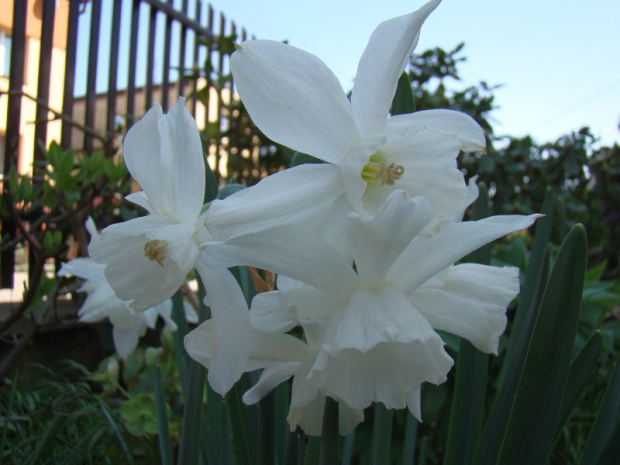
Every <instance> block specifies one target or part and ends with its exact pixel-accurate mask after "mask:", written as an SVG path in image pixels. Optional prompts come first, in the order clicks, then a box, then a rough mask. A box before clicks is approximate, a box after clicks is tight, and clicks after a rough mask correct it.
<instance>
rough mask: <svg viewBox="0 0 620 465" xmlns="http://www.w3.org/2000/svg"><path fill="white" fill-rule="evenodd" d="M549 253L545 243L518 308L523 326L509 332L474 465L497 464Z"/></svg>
mask: <svg viewBox="0 0 620 465" xmlns="http://www.w3.org/2000/svg"><path fill="white" fill-rule="evenodd" d="M549 254H550V248H549V246H547V248H546V250H545V251H544V253H543V260H541V265H542V266H541V268H540V269H539V270H538V281H537V283H536V289H535V290H534V294H533V297H532V298H531V300H530V304H529V308H526V307H522V308H521V312H522V316H523V317H524V319H523V322H522V327H521V329H520V330H519V331H518V333H519V336H518V337H517V336H516V335H515V334H514V333H512V332H511V334H510V339H509V342H508V349H507V351H506V352H507V354H506V356H505V358H504V366H503V369H502V375H503V380H502V381H500V383H499V388H498V391H497V395H496V398H495V401H494V402H493V406H492V407H491V412H490V413H489V415H488V417H487V420H486V423H485V425H484V428H483V430H482V434H481V435H480V440H479V443H478V452H477V455H476V459H475V460H474V463H476V465H495V464H496V463H497V457H498V455H499V452H500V447H501V445H502V440H503V437H504V435H505V433H506V427H507V425H508V418H509V415H510V411H511V409H512V405H513V402H514V396H515V392H516V390H517V387H518V383H519V377H520V375H521V371H522V368H523V363H524V360H525V356H526V354H527V348H528V346H529V342H530V337H531V332H532V328H533V327H534V323H535V321H536V316H537V312H538V309H539V307H540V302H541V300H542V296H543V293H544V290H545V287H546V285H547V275H548V273H549V271H548V266H549ZM529 271H530V270H528V273H529ZM518 312H519V309H517V313H518ZM510 355H512V356H510Z"/></svg>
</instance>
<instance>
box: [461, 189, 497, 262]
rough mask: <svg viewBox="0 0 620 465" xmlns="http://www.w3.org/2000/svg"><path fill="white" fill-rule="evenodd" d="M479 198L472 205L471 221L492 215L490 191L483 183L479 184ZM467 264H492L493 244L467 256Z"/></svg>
mask: <svg viewBox="0 0 620 465" xmlns="http://www.w3.org/2000/svg"><path fill="white" fill-rule="evenodd" d="M478 191H479V193H478V198H477V199H476V201H475V202H474V203H473V205H472V210H471V219H472V220H474V221H476V220H482V219H484V218H488V217H489V216H490V215H491V208H490V207H489V191H488V189H487V186H485V185H484V184H483V183H478ZM465 261H467V262H473V263H480V264H482V265H490V264H491V243H489V244H486V245H483V246H482V247H480V248H479V249H478V250H475V251H473V252H472V253H470V254H469V255H468V256H467V259H466V260H465Z"/></svg>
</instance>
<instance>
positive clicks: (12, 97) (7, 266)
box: [0, 2, 28, 289]
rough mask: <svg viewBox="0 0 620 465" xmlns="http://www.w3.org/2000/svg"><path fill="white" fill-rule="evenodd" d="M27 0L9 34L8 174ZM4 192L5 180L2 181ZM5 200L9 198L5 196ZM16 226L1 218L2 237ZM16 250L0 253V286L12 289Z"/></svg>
mask: <svg viewBox="0 0 620 465" xmlns="http://www.w3.org/2000/svg"><path fill="white" fill-rule="evenodd" d="M27 3H28V2H14V3H13V33H12V37H11V69H10V73H9V96H8V97H9V98H8V104H7V121H6V141H5V144H6V145H5V150H4V167H3V168H4V175H5V178H8V174H9V172H10V171H11V167H17V163H18V160H19V153H18V152H19V128H20V124H21V101H22V96H21V94H20V93H21V91H22V86H23V85H24V59H25V55H26V53H25V52H26V12H27V7H28V4H27ZM3 190H4V193H6V192H7V183H4V185H3ZM4 200H5V202H11V198H10V197H9V196H7V195H5V196H4ZM15 232H16V226H15V223H14V222H13V221H12V219H11V218H3V219H2V237H7V236H8V237H15ZM14 270H15V251H14V250H13V249H7V250H5V251H3V252H2V254H0V287H3V288H8V289H12V288H13V285H14V279H13V272H14Z"/></svg>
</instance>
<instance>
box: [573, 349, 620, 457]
mask: <svg viewBox="0 0 620 465" xmlns="http://www.w3.org/2000/svg"><path fill="white" fill-rule="evenodd" d="M619 410H620V361H619V360H616V367H615V368H614V371H613V374H612V375H611V380H610V381H609V385H608V386H607V390H606V391H605V397H604V398H603V402H602V403H601V406H600V408H599V411H598V414H597V415H596V420H594V425H592V429H591V430H590V435H589V436H588V441H587V442H586V446H585V448H584V450H583V454H582V455H581V460H580V461H579V464H580V465H590V464H595V463H597V462H598V461H599V458H600V456H601V452H602V451H603V449H604V448H605V444H606V443H607V442H608V440H609V439H610V438H611V437H612V436H613V434H614V428H615V429H616V436H617V435H618V433H617V424H618V412H619ZM610 447H612V446H611V445H610ZM616 447H617V446H616ZM616 463H617V462H616Z"/></svg>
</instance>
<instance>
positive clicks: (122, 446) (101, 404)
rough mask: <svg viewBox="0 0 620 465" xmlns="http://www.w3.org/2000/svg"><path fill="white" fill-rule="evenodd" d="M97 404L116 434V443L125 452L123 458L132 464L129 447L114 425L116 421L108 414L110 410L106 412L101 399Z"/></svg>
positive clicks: (106, 409)
mask: <svg viewBox="0 0 620 465" xmlns="http://www.w3.org/2000/svg"><path fill="white" fill-rule="evenodd" d="M99 406H100V407H101V411H102V412H103V415H104V416H105V418H106V420H107V421H108V423H109V424H110V427H111V428H112V431H114V435H115V436H116V439H118V443H119V444H120V445H121V448H122V449H123V452H124V453H125V458H126V459H127V463H129V464H133V456H132V455H131V453H130V452H129V447H127V443H126V442H125V439H123V435H122V434H121V432H120V431H119V430H118V426H116V422H115V421H114V419H113V418H112V416H111V415H110V412H108V407H107V406H106V404H105V403H104V402H103V401H102V400H101V399H99Z"/></svg>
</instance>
